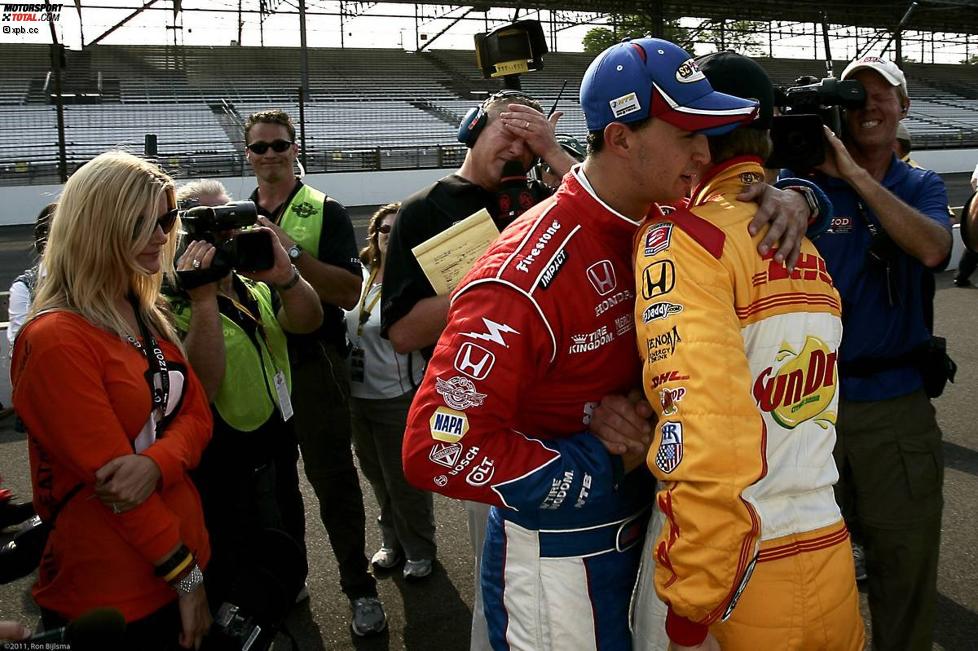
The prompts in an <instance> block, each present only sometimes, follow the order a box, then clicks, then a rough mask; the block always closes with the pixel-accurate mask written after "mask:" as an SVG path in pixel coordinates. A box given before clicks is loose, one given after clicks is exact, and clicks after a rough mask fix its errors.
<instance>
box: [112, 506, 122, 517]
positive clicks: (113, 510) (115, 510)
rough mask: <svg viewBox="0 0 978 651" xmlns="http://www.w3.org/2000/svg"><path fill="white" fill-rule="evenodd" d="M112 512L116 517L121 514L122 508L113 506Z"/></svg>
mask: <svg viewBox="0 0 978 651" xmlns="http://www.w3.org/2000/svg"><path fill="white" fill-rule="evenodd" d="M112 512H113V513H115V514H116V515H118V514H120V513H122V508H121V507H120V506H119V505H118V504H113V505H112Z"/></svg>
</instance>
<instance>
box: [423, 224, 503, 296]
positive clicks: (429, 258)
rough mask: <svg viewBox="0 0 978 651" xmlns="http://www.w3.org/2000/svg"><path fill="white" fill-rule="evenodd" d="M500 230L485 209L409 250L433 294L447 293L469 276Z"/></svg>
mask: <svg viewBox="0 0 978 651" xmlns="http://www.w3.org/2000/svg"><path fill="white" fill-rule="evenodd" d="M497 237H499V229H498V228H496V224H495V223H493V221H492V217H490V216H489V211H487V210H486V209H485V208H483V209H482V210H480V211H479V212H476V213H473V214H471V215H469V216H468V217H466V218H465V219H463V220H462V221H460V222H458V223H456V224H453V225H452V226H451V227H450V228H447V229H445V230H443V231H442V232H441V233H438V235H435V236H434V237H432V238H431V239H429V240H425V241H424V242H422V243H421V244H419V245H417V246H416V247H414V248H413V249H411V253H413V254H414V257H415V258H417V260H418V264H420V265H421V270H422V271H424V275H425V276H427V277H428V281H429V282H430V283H431V286H432V287H433V288H434V290H435V292H436V293H437V294H438V295H439V296H441V295H443V294H448V293H449V292H451V291H452V290H453V289H455V286H456V285H458V283H459V281H460V280H462V277H463V276H465V274H466V273H468V271H469V269H471V268H472V265H473V264H475V261H476V260H478V259H479V256H481V255H482V254H483V253H485V251H486V249H488V248H489V245H490V244H492V243H493V242H494V241H495V240H496V238H497Z"/></svg>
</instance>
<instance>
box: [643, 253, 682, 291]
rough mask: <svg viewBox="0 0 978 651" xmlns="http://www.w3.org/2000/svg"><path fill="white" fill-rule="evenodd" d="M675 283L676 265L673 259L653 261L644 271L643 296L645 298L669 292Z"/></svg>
mask: <svg viewBox="0 0 978 651" xmlns="http://www.w3.org/2000/svg"><path fill="white" fill-rule="evenodd" d="M675 285H676V267H675V265H673V264H672V260H662V261H660V262H653V263H652V264H650V265H649V266H647V267H646V268H645V271H643V272H642V297H643V298H645V299H650V298H655V297H656V296H662V295H663V294H668V293H669V292H671V291H672V288H673V287H674V286H675Z"/></svg>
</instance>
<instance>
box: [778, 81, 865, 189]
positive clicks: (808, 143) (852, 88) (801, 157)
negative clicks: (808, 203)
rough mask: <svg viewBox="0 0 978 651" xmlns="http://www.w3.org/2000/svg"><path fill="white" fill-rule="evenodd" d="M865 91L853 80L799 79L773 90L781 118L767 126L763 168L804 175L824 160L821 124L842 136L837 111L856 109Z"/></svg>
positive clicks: (839, 113) (840, 122)
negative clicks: (767, 145)
mask: <svg viewBox="0 0 978 651" xmlns="http://www.w3.org/2000/svg"><path fill="white" fill-rule="evenodd" d="M865 102H866V91H865V89H864V88H863V85H862V84H861V83H859V82H858V81H857V80H855V79H846V80H839V79H835V78H832V77H828V78H825V79H817V78H815V77H799V78H798V79H796V80H795V85H794V86H791V87H789V88H784V87H778V88H775V89H774V104H775V106H777V107H778V110H779V111H780V113H781V115H778V116H775V118H774V119H773V121H772V123H771V140H772V141H773V142H774V150H773V153H772V154H771V157H770V158H769V159H768V161H767V162H766V163H765V166H766V167H771V168H780V167H787V168H790V169H792V170H794V171H796V172H806V171H808V170H811V169H813V168H815V167H817V166H818V165H821V164H822V163H823V162H824V161H825V147H826V145H827V143H826V141H825V135H824V133H823V131H822V125H825V126H827V127H829V128H830V129H832V131H833V132H834V133H836V134H841V133H842V115H841V110H840V109H852V108H859V107H861V106H862V105H863V104H864V103H865Z"/></svg>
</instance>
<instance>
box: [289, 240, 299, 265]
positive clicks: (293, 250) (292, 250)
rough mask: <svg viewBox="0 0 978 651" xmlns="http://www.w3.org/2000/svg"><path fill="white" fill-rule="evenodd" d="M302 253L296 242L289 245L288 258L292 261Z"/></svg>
mask: <svg viewBox="0 0 978 651" xmlns="http://www.w3.org/2000/svg"><path fill="white" fill-rule="evenodd" d="M300 255H302V247H301V246H299V244H298V242H297V243H295V244H293V245H292V246H290V247H289V259H290V260H292V261H293V262H294V261H295V260H298V259H299V256H300Z"/></svg>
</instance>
